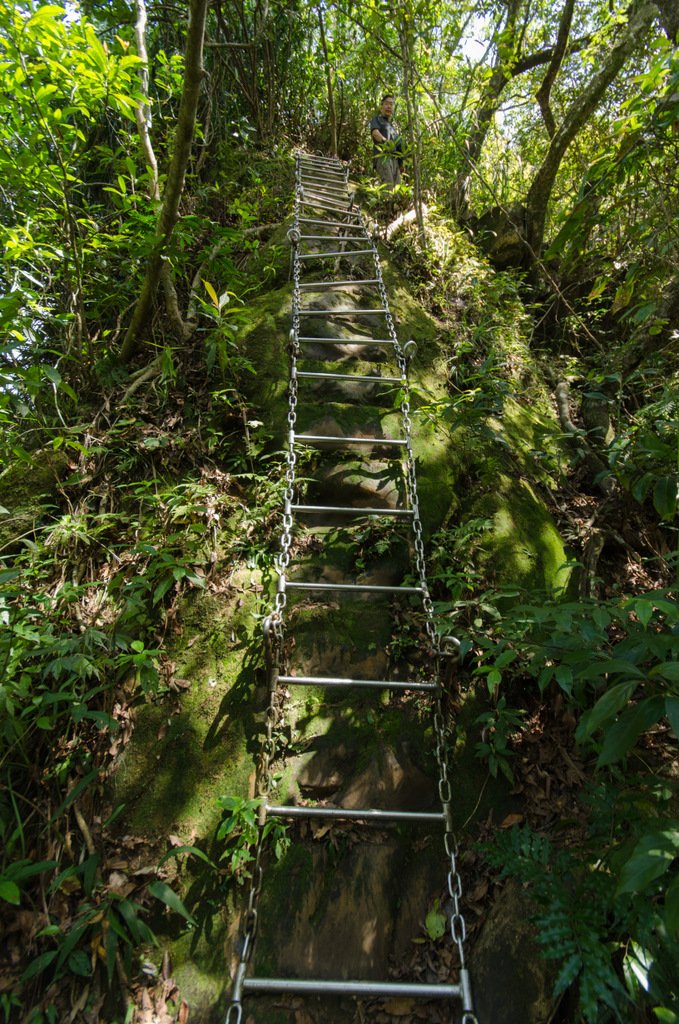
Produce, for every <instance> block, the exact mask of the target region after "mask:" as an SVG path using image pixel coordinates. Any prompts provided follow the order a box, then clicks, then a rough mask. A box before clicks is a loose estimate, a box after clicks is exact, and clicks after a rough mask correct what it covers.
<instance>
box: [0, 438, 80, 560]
mask: <svg viewBox="0 0 679 1024" xmlns="http://www.w3.org/2000/svg"><path fill="white" fill-rule="evenodd" d="M68 462H69V460H68V455H66V453H65V452H62V451H54V450H53V449H52V448H41V449H39V450H38V451H35V452H32V453H31V463H30V465H28V464H26V463H23V462H16V463H14V464H13V465H11V466H9V467H8V468H7V469H6V470H5V472H4V473H2V474H1V475H0V506H1V507H2V509H4V510H5V511H0V548H5V549H6V548H8V547H11V546H13V544H14V543H15V542H18V541H19V540H20V539H21V538H22V537H24V536H26V535H27V534H31V533H33V532H34V530H35V529H36V528H37V526H38V525H39V523H40V521H41V520H42V519H43V517H44V515H45V504H46V503H47V502H48V500H49V499H50V498H55V497H56V495H57V493H58V488H59V485H60V482H61V481H62V480H63V478H64V477H65V476H66V474H67V472H68Z"/></svg>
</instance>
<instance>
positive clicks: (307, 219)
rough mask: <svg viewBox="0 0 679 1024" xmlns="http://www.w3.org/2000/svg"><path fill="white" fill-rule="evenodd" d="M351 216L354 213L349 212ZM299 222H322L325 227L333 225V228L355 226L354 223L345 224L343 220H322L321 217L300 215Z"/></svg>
mask: <svg viewBox="0 0 679 1024" xmlns="http://www.w3.org/2000/svg"><path fill="white" fill-rule="evenodd" d="M351 216H352V217H353V216H354V214H351ZM299 223H300V224H323V225H324V226H325V227H328V228H329V227H333V228H349V227H356V226H357V225H355V224H347V223H346V222H345V221H343V220H323V218H322V217H300V218H299Z"/></svg>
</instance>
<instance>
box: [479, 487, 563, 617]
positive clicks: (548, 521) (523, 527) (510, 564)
mask: <svg viewBox="0 0 679 1024" xmlns="http://www.w3.org/2000/svg"><path fill="white" fill-rule="evenodd" d="M472 514H473V515H477V516H479V517H481V518H488V519H489V520H490V528H489V530H488V531H487V532H486V533H484V535H483V540H482V554H481V557H480V564H481V566H482V568H483V571H484V573H485V575H486V577H487V578H488V579H490V580H492V581H493V583H494V584H495V585H496V586H501V587H502V586H504V587H517V588H518V589H519V590H522V591H532V592H537V593H542V594H546V595H549V596H551V597H555V596H558V595H559V594H561V593H563V592H564V590H565V588H566V586H567V585H568V579H569V576H570V569H569V568H568V567H567V563H568V555H567V553H566V549H565V548H564V545H563V541H562V540H561V535H560V534H559V531H558V530H557V528H556V525H555V523H554V520H553V519H552V517H551V516H550V514H549V512H548V511H547V508H546V507H545V504H544V502H542V501H541V500H540V499H539V498H538V497H537V495H536V494H535V492H534V490H533V489H532V487H531V486H530V485H529V484H528V482H527V481H525V480H518V481H517V480H513V479H511V478H509V477H508V476H506V475H505V474H504V473H498V475H497V479H496V485H495V490H494V491H493V493H492V494H486V495H484V496H482V497H481V498H479V499H478V500H477V501H476V502H475V503H474V505H473V508H472Z"/></svg>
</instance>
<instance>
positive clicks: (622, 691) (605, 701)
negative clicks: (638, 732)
mask: <svg viewBox="0 0 679 1024" xmlns="http://www.w3.org/2000/svg"><path fill="white" fill-rule="evenodd" d="M638 685H639V683H638V681H637V680H636V679H629V680H628V681H627V682H626V683H618V684H617V685H616V686H612V687H611V688H610V690H607V691H606V693H604V695H603V696H602V697H600V698H599V700H598V701H597V702H596V704H595V705H594V707H593V708H592V709H591V710H590V711H587V712H586V713H585V714H584V715H583V716H582V719H581V721H580V724H579V725H578V728H577V731H576V734H575V735H576V738H577V740H578V742H579V743H582V741H583V740H586V739H588V738H589V737H590V736H591V735H592V733H593V732H596V730H597V729H599V728H600V727H601V726H602V725H603V723H604V722H606V721H608V719H609V718H613V716H614V715H617V713H618V711H619V710H620V708H621V707H623V706H624V705H625V704H626V703H627V701H628V700H629V699H630V697H631V696H632V694H633V693H634V691H635V690H636V688H637V686H638Z"/></svg>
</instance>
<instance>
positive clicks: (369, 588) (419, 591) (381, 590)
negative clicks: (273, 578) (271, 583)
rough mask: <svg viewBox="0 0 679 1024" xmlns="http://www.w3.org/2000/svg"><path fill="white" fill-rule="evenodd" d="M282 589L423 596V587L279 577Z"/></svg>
mask: <svg viewBox="0 0 679 1024" xmlns="http://www.w3.org/2000/svg"><path fill="white" fill-rule="evenodd" d="M279 586H280V588H281V590H307V591H312V592H316V593H334V592H337V593H338V594H405V595H406V596H412V597H422V596H423V595H424V594H425V590H424V588H423V587H388V586H378V585H377V584H375V583H307V582H305V581H303V580H286V579H284V578H283V577H282V576H281V577H280V578H279Z"/></svg>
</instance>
